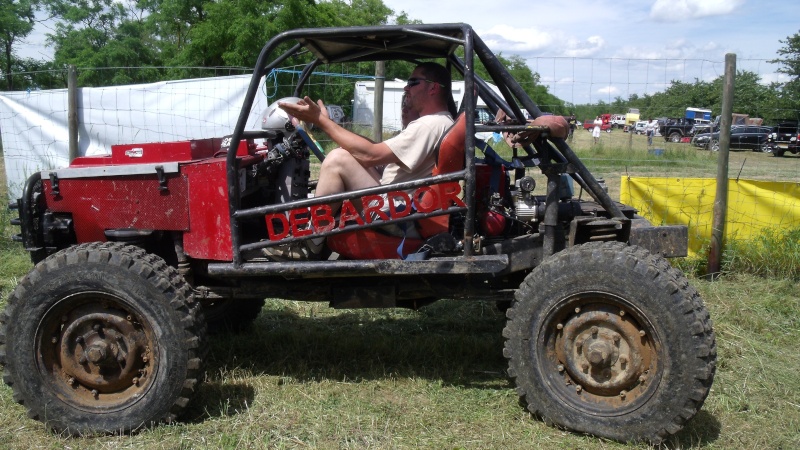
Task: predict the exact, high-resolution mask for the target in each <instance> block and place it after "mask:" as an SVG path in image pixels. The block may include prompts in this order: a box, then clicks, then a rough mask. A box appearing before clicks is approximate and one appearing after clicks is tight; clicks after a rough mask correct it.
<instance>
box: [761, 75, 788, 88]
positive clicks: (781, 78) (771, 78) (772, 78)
mask: <svg viewBox="0 0 800 450" xmlns="http://www.w3.org/2000/svg"><path fill="white" fill-rule="evenodd" d="M760 77H761V84H763V85H765V86H767V85H769V84H770V83H786V82H787V81H790V80H791V79H792V78H791V77H790V76H789V75H786V74H785V73H777V72H773V73H762V74H760Z"/></svg>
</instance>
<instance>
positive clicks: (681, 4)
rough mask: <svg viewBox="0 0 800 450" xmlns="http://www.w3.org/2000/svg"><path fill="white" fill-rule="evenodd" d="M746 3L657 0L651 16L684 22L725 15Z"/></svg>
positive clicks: (652, 17) (722, 0) (737, 1)
mask: <svg viewBox="0 0 800 450" xmlns="http://www.w3.org/2000/svg"><path fill="white" fill-rule="evenodd" d="M743 4H744V0H656V2H655V3H654V4H653V7H652V8H651V9H650V18H651V19H653V20H655V21H657V22H683V21H687V20H693V19H700V18H703V17H711V16H724V15H727V14H730V13H732V12H733V11H735V10H736V9H737V8H739V7H740V6H742V5H743Z"/></svg>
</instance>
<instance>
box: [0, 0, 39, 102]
mask: <svg viewBox="0 0 800 450" xmlns="http://www.w3.org/2000/svg"><path fill="white" fill-rule="evenodd" d="M37 5H38V0H0V45H2V47H3V67H2V70H3V72H5V78H6V88H7V89H8V90H13V89H14V79H13V77H12V76H11V73H12V72H14V70H13V65H14V60H13V56H14V54H13V53H14V52H13V50H14V44H15V43H17V42H19V41H20V40H21V39H24V38H25V36H27V35H28V34H30V32H31V31H32V30H33V24H34V10H35V9H36V7H37Z"/></svg>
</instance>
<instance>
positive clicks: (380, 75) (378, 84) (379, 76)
mask: <svg viewBox="0 0 800 450" xmlns="http://www.w3.org/2000/svg"><path fill="white" fill-rule="evenodd" d="M385 77H386V62H385V61H376V62H375V105H374V107H373V110H374V111H375V119H374V120H373V121H372V140H373V141H375V142H381V141H383V80H384V78H385Z"/></svg>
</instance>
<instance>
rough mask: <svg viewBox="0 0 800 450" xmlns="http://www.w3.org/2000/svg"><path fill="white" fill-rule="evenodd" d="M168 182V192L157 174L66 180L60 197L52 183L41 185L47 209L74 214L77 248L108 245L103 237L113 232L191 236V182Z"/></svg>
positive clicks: (176, 177) (172, 177)
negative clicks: (82, 244) (81, 244)
mask: <svg viewBox="0 0 800 450" xmlns="http://www.w3.org/2000/svg"><path fill="white" fill-rule="evenodd" d="M166 180H167V190H161V189H159V182H158V177H157V176H156V175H155V174H153V175H132V176H122V177H113V178H109V177H100V178H66V179H61V180H59V182H58V187H59V195H56V196H54V195H53V193H52V192H53V191H52V186H51V184H50V180H48V179H45V180H42V181H44V194H45V198H46V201H47V207H48V208H50V210H52V211H54V212H71V213H72V216H73V219H74V223H75V234H76V236H77V238H78V242H92V241H105V240H106V238H105V234H104V233H103V232H104V231H105V230H108V229H114V228H137V229H152V230H187V229H188V228H189V209H188V180H187V178H186V177H185V176H183V175H180V174H168V175H167V176H166Z"/></svg>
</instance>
